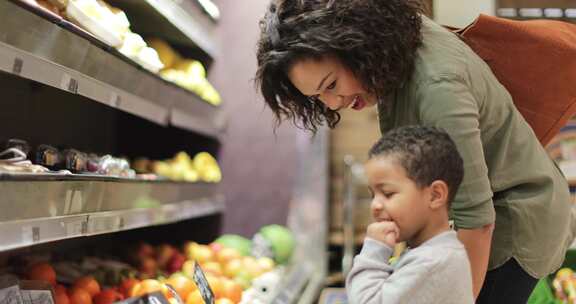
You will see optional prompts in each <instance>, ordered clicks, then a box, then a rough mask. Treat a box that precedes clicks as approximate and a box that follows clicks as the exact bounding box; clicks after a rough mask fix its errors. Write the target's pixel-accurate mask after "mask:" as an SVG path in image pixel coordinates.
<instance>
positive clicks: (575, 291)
mask: <svg viewBox="0 0 576 304" xmlns="http://www.w3.org/2000/svg"><path fill="white" fill-rule="evenodd" d="M552 287H553V288H554V294H555V296H556V298H557V299H558V300H560V301H562V302H561V303H567V304H576V273H574V271H573V270H572V269H570V268H562V269H560V270H559V271H558V272H557V273H556V277H555V278H554V281H552Z"/></svg>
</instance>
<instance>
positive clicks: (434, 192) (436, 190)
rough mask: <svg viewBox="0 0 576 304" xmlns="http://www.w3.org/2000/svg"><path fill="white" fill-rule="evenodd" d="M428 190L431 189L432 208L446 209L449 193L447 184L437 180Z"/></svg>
mask: <svg viewBox="0 0 576 304" xmlns="http://www.w3.org/2000/svg"><path fill="white" fill-rule="evenodd" d="M428 189H430V208H432V209H438V208H446V204H447V203H448V192H449V191H448V185H447V184H446V182H444V181H441V180H435V181H433V182H432V184H430V187H429V188H428Z"/></svg>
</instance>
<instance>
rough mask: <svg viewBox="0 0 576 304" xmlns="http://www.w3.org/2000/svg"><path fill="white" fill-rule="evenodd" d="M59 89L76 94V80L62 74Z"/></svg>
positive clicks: (66, 74)
mask: <svg viewBox="0 0 576 304" xmlns="http://www.w3.org/2000/svg"><path fill="white" fill-rule="evenodd" d="M60 88H61V89H62V90H66V91H68V92H70V93H73V94H78V79H75V78H74V77H72V76H70V75H69V74H68V73H64V76H62V83H61V84H60Z"/></svg>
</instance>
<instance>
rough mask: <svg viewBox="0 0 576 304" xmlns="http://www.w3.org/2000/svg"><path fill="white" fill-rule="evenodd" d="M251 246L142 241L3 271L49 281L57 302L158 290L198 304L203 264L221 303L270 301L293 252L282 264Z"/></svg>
mask: <svg viewBox="0 0 576 304" xmlns="http://www.w3.org/2000/svg"><path fill="white" fill-rule="evenodd" d="M275 226H276V225H275ZM269 227H270V226H269ZM279 227H280V226H279ZM264 228H266V227H264ZM264 228H263V229H264ZM273 229H276V228H273ZM283 229H286V228H283ZM286 231H288V230H287V229H286ZM288 232H289V231H288ZM246 245H250V241H249V240H247V239H245V238H243V237H241V236H237V235H226V236H222V237H220V238H219V239H217V240H215V241H214V242H212V243H210V244H198V243H195V242H192V241H190V242H185V243H184V244H183V245H181V246H175V245H172V244H159V245H156V246H153V245H151V244H148V243H145V242H141V243H137V244H133V245H130V246H127V247H125V249H124V252H120V253H106V254H105V255H104V254H103V255H102V257H98V256H90V257H76V258H67V259H65V260H60V261H50V260H46V259H45V260H42V261H38V260H37V259H36V260H35V259H33V258H31V259H28V260H29V262H28V265H26V266H25V267H23V268H18V267H14V266H12V267H9V268H7V269H5V270H4V271H3V273H9V274H12V275H16V276H17V277H19V278H20V279H26V280H35V281H43V282H47V283H48V284H50V286H52V288H53V291H54V293H53V294H54V297H55V302H56V304H92V303H93V304H111V303H115V302H118V301H122V300H125V299H128V298H133V297H141V296H144V295H146V294H149V293H153V292H160V293H161V294H162V295H163V296H164V297H165V298H166V299H167V301H169V302H170V303H174V304H176V303H186V304H196V303H204V302H203V300H202V297H201V294H200V290H199V289H198V287H197V286H196V283H195V281H194V267H195V264H198V265H199V266H200V268H201V269H202V271H203V272H204V274H205V277H206V280H207V281H208V284H209V286H210V289H211V290H212V292H213V294H214V296H215V298H216V303H219V304H228V303H242V304H248V303H252V304H259V303H262V304H263V303H269V301H270V300H271V299H272V297H273V296H274V294H275V292H276V291H277V289H278V285H279V282H280V280H281V278H282V276H283V274H284V266H283V265H284V264H285V263H287V262H288V261H289V259H290V255H291V254H292V253H291V252H286V254H288V255H287V256H285V257H283V263H278V262H276V261H275V260H273V259H271V258H269V257H257V256H253V255H251V254H246V253H247V252H249V251H251V249H250V248H245V246H246ZM237 246H240V247H241V250H238V249H236V247H237ZM114 254H117V255H116V256H114ZM111 256H112V257H111ZM14 264H17V263H14ZM176 295H177V296H176ZM179 301H182V302H179Z"/></svg>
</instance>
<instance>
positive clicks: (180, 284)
mask: <svg viewBox="0 0 576 304" xmlns="http://www.w3.org/2000/svg"><path fill="white" fill-rule="evenodd" d="M166 284H169V285H170V286H172V288H174V290H176V292H177V293H178V295H179V296H180V297H181V298H182V300H186V298H188V295H189V294H190V293H191V292H192V291H194V290H195V289H196V284H194V282H193V281H192V280H190V279H189V278H187V277H185V276H183V275H173V276H171V277H170V278H169V279H168V280H166Z"/></svg>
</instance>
